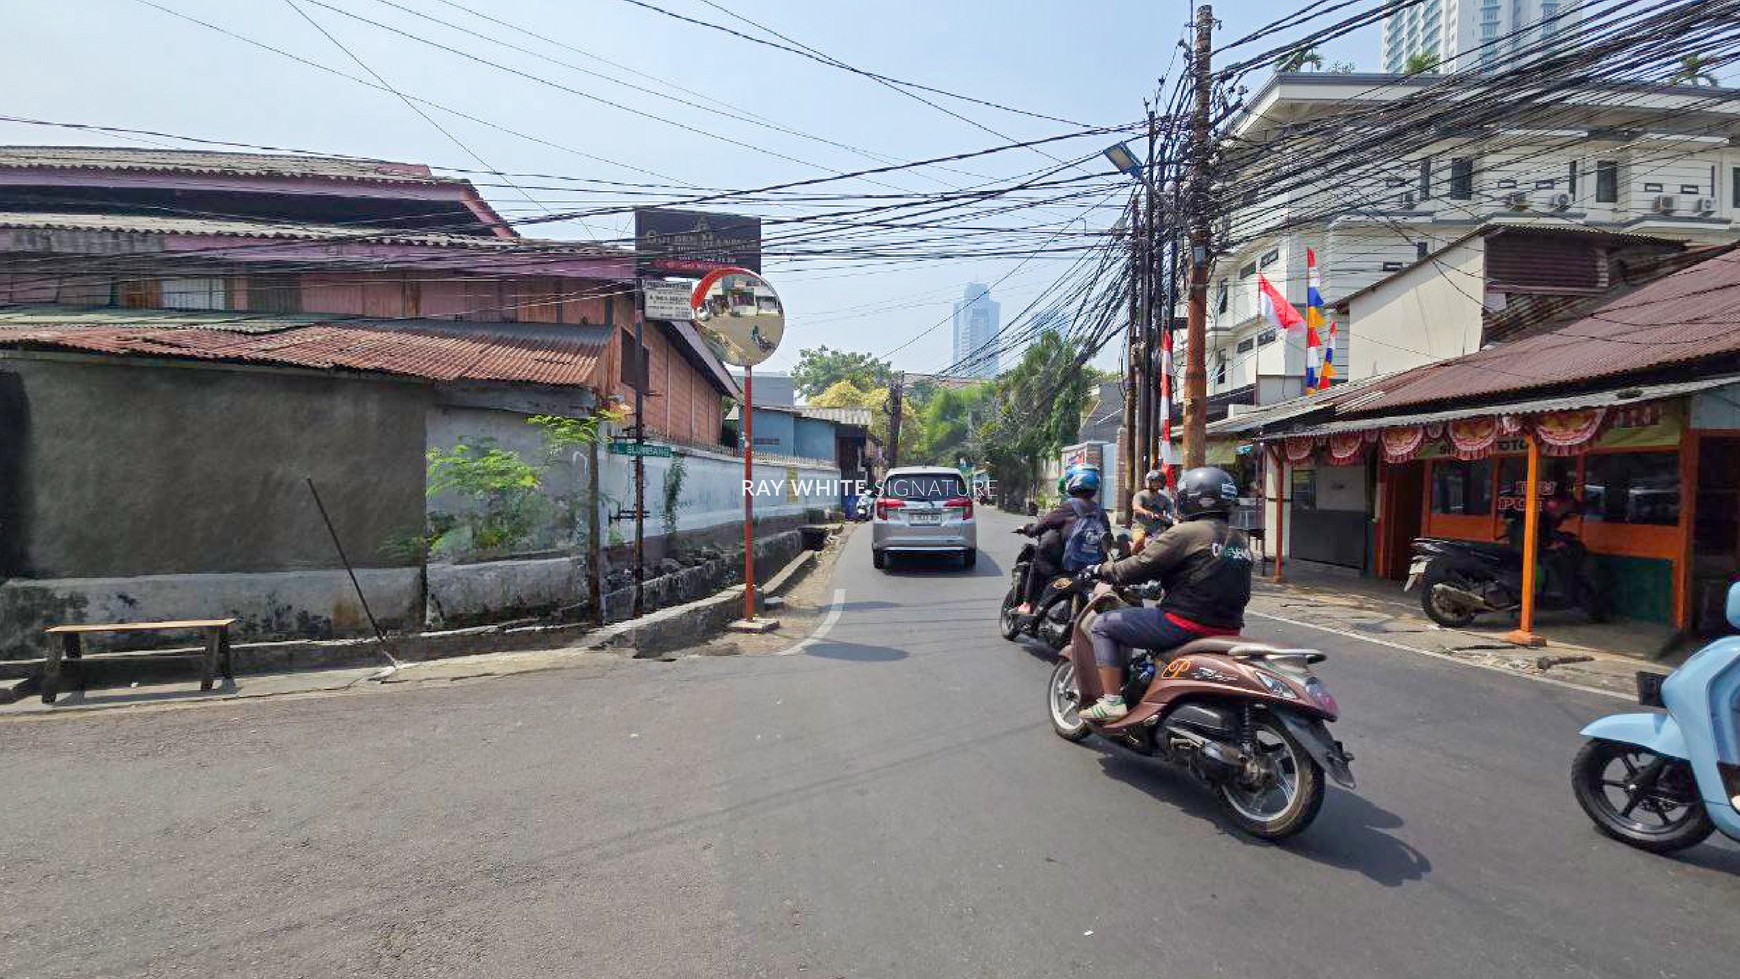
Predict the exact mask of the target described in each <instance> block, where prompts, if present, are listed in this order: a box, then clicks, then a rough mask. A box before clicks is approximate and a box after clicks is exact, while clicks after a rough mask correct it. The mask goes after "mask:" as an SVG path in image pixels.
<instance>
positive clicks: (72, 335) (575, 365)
mask: <svg viewBox="0 0 1740 979" xmlns="http://www.w3.org/2000/svg"><path fill="white" fill-rule="evenodd" d="M607 342H608V333H607V332H606V331H604V330H603V329H601V328H589V327H574V326H542V325H539V324H529V323H458V322H450V321H446V320H370V319H349V318H343V317H325V318H321V317H310V316H280V315H272V316H250V315H247V314H238V313H206V314H201V313H186V312H162V313H159V311H156V310H113V309H105V310H77V309H68V310H59V311H54V310H47V309H42V308H33V309H25V310H6V311H4V312H3V313H0V347H10V348H23V349H54V350H76V351H82V352H86V353H98V354H111V355H115V356H122V357H166V358H173V359H186V360H206V361H222V362H228V363H242V364H262V365H270V366H276V367H302V368H312V369H316V370H356V371H371V372H379V373H383V374H394V375H398V376H401V377H415V378H421V379H423V380H430V381H443V382H451V381H495V382H504V383H521V384H539V385H546V386H551V387H588V386H590V382H592V381H593V380H594V374H595V372H596V371H597V367H598V364H599V361H600V359H601V358H602V357H603V356H604V348H605V344H606V343H607Z"/></svg>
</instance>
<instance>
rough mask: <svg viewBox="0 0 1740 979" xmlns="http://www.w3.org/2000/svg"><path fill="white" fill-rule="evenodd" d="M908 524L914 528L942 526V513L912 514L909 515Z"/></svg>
mask: <svg viewBox="0 0 1740 979" xmlns="http://www.w3.org/2000/svg"><path fill="white" fill-rule="evenodd" d="M907 523H910V524H912V525H913V526H914V527H920V526H930V525H933V524H940V523H942V514H940V513H912V514H908V515H907Z"/></svg>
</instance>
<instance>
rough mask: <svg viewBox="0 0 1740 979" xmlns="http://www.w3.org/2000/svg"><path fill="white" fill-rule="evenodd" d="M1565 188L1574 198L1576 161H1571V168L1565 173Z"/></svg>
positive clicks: (1575, 191) (1575, 190) (1575, 192)
mask: <svg viewBox="0 0 1740 979" xmlns="http://www.w3.org/2000/svg"><path fill="white" fill-rule="evenodd" d="M1565 190H1567V191H1569V192H1570V194H1571V196H1572V197H1573V198H1574V197H1576V196H1577V161H1576V160H1572V161H1571V169H1570V171H1569V172H1568V173H1566V174H1565Z"/></svg>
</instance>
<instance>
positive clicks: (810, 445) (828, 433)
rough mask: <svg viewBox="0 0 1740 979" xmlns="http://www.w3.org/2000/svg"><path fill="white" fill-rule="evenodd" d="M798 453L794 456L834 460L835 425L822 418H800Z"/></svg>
mask: <svg viewBox="0 0 1740 979" xmlns="http://www.w3.org/2000/svg"><path fill="white" fill-rule="evenodd" d="M796 438H797V441H796V445H797V451H795V452H793V453H792V454H793V455H798V456H802V457H804V458H805V459H830V460H831V459H833V458H834V423H833V422H830V421H823V420H822V419H820V418H799V419H798V420H797V433H796Z"/></svg>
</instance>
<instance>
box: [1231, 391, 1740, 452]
mask: <svg viewBox="0 0 1740 979" xmlns="http://www.w3.org/2000/svg"><path fill="white" fill-rule="evenodd" d="M1729 384H1740V374H1731V375H1724V376H1722V377H1707V378H1700V379H1699V380H1696V381H1675V382H1672V383H1667V384H1639V385H1634V386H1628V387H1614V388H1610V389H1608V390H1605V391H1592V392H1585V393H1583V394H1568V395H1564V396H1562V397H1557V398H1541V399H1538V400H1534V401H1519V402H1512V403H1510V404H1497V405H1495V404H1485V405H1468V406H1464V407H1461V408H1448V409H1445V410H1444V411H1432V412H1424V413H1421V414H1410V415H1394V416H1389V417H1384V418H1358V419H1353V420H1350V421H1338V422H1330V423H1328V424H1324V425H1313V426H1310V427H1307V428H1297V429H1292V430H1290V431H1286V432H1276V433H1275V434H1273V435H1268V436H1263V437H1261V438H1259V439H1258V441H1271V442H1273V441H1278V440H1280V439H1284V438H1290V437H1293V436H1302V435H1334V434H1336V433H1337V432H1365V431H1371V430H1373V429H1379V428H1391V427H1395V426H1401V425H1428V424H1431V423H1433V422H1451V421H1456V420H1457V419H1460V418H1477V417H1481V416H1485V415H1534V414H1540V413H1542V412H1547V411H1565V410H1567V409H1571V408H1614V407H1620V406H1623V405H1635V404H1643V403H1645V402H1648V401H1659V400H1661V399H1663V398H1677V397H1681V396H1683V395H1687V394H1695V393H1696V392H1698V391H1707V390H1709V389H1711V388H1719V387H1725V386H1727V385H1729Z"/></svg>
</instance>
